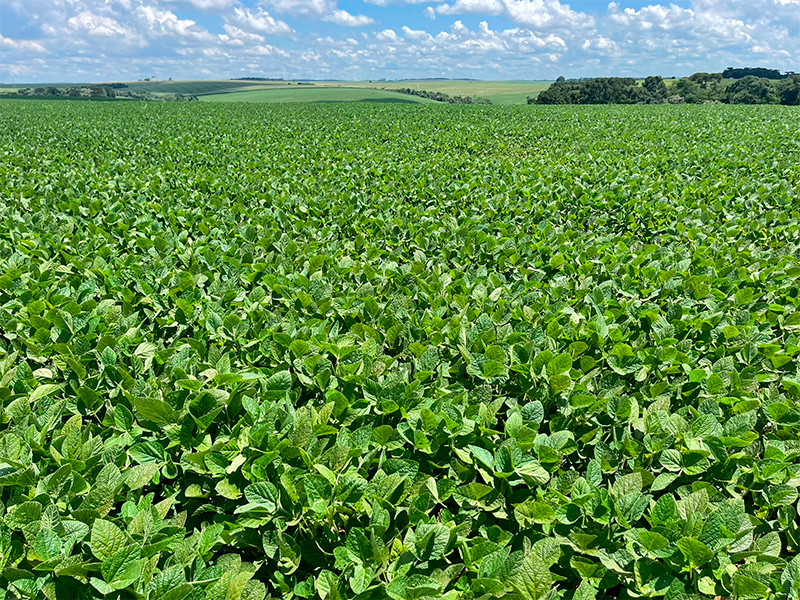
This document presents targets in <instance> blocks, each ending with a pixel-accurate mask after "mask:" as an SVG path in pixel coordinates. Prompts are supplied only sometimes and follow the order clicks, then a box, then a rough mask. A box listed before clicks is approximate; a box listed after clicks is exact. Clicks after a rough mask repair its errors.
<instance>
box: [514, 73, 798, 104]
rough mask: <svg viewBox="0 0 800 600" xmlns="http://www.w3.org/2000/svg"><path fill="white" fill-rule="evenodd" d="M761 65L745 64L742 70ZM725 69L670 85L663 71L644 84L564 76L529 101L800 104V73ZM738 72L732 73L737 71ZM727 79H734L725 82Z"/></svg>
mask: <svg viewBox="0 0 800 600" xmlns="http://www.w3.org/2000/svg"><path fill="white" fill-rule="evenodd" d="M748 70H749V71H753V70H756V71H757V70H758V69H740V70H739V72H743V71H748ZM731 71H733V70H732V69H727V70H726V72H727V76H726V75H725V74H724V73H695V74H694V75H692V76H691V77H684V78H681V79H679V80H677V81H675V82H670V85H667V83H666V82H665V81H664V79H663V78H662V77H660V76H657V75H655V76H650V77H647V78H646V79H645V80H644V82H642V83H641V85H640V84H639V82H637V81H636V80H635V79H633V78H632V77H597V78H594V79H589V80H584V81H576V80H566V79H564V78H563V77H559V78H558V80H557V81H556V82H555V83H554V84H552V85H551V86H550V87H549V88H548V89H546V90H545V91H543V92H541V93H540V94H539V96H538V97H536V98H528V104H705V103H723V104H786V105H793V106H797V105H800V75H797V74H794V73H787V74H786V76H781V77H780V78H777V79H776V78H774V77H759V76H756V75H751V74H748V75H744V76H743V77H741V78H738V77H733V76H731ZM739 72H736V73H733V74H735V75H738V74H739ZM725 79H728V80H733V81H732V82H731V81H724V80H725Z"/></svg>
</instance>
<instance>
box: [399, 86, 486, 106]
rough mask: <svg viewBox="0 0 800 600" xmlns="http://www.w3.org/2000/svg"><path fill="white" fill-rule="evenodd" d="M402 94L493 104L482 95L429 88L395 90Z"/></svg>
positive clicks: (452, 101)
mask: <svg viewBox="0 0 800 600" xmlns="http://www.w3.org/2000/svg"><path fill="white" fill-rule="evenodd" d="M395 91H396V92H400V93H401V94H409V95H411V96H419V97H420V98H428V99H429V100H435V101H436V102H444V103H446V104H491V103H492V101H491V100H489V98H481V97H480V96H450V95H449V94H445V93H444V92H429V91H427V90H414V89H411V88H401V89H398V90H395Z"/></svg>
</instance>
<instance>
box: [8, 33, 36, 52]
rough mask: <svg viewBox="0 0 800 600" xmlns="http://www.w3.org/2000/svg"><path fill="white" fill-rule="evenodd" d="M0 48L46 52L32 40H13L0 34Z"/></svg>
mask: <svg viewBox="0 0 800 600" xmlns="http://www.w3.org/2000/svg"><path fill="white" fill-rule="evenodd" d="M0 48H6V49H8V50H24V51H26V52H47V49H46V48H45V47H44V46H42V45H41V44H40V43H39V42H34V41H33V40H13V39H11V38H7V37H5V36H3V34H0Z"/></svg>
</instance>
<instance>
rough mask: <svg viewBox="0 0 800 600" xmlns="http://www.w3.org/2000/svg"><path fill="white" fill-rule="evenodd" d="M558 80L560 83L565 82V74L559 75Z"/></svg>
mask: <svg viewBox="0 0 800 600" xmlns="http://www.w3.org/2000/svg"><path fill="white" fill-rule="evenodd" d="M556 81H557V82H558V83H563V82H564V81H566V79H565V78H564V76H563V75H559V76H558V79H556Z"/></svg>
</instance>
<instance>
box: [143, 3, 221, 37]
mask: <svg viewBox="0 0 800 600" xmlns="http://www.w3.org/2000/svg"><path fill="white" fill-rule="evenodd" d="M134 15H135V16H136V17H138V18H139V21H140V23H142V24H143V28H144V29H145V30H146V31H147V33H148V34H149V35H150V36H151V37H160V36H169V37H170V38H172V39H175V38H177V39H181V40H193V41H195V42H210V41H212V40H214V36H213V35H211V34H210V33H209V32H208V30H206V29H204V28H202V27H200V26H199V25H197V23H195V22H194V21H192V20H191V19H179V18H178V17H177V15H175V13H173V12H171V11H168V10H160V9H159V8H156V7H154V6H145V5H141V6H139V7H137V8H136V10H135V11H134Z"/></svg>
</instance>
